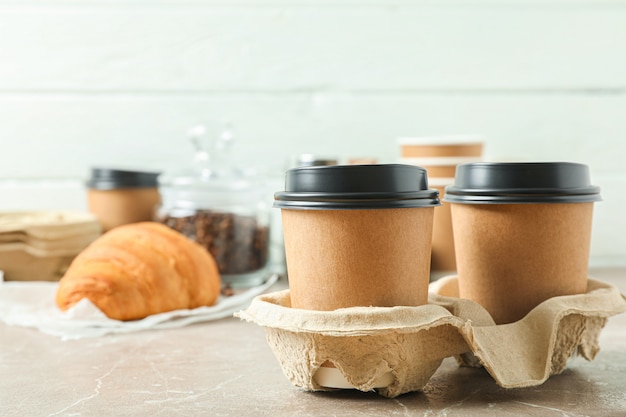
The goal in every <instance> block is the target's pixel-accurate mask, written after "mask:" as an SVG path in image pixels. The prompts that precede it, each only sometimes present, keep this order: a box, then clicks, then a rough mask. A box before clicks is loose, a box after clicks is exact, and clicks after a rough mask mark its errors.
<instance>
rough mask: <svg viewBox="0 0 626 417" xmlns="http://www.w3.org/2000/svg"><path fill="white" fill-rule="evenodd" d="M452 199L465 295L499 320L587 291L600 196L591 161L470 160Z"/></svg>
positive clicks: (450, 191) (448, 196)
mask: <svg viewBox="0 0 626 417" xmlns="http://www.w3.org/2000/svg"><path fill="white" fill-rule="evenodd" d="M444 200H445V201H447V202H449V203H451V214H452V226H453V232H454V241H455V249H456V261H457V271H458V282H459V296H460V297H461V298H467V299H470V300H473V301H475V302H477V303H479V304H481V305H482V306H483V307H485V309H486V310H487V311H488V312H489V313H490V314H491V316H492V317H493V319H494V320H495V322H496V323H497V324H504V323H511V322H514V321H517V320H519V319H521V318H523V317H524V316H525V315H526V314H527V313H528V312H529V311H530V310H532V309H533V308H534V307H535V306H537V305H538V304H540V303H541V302H543V301H545V300H547V299H549V298H552V297H555V296H561V295H572V294H580V293H585V292H586V290H587V278H588V277H587V272H588V262H589V247H590V241H591V222H592V212H593V203H594V202H596V201H600V189H599V188H598V187H596V186H593V185H591V183H590V176H589V169H588V167H587V166H586V165H582V164H576V163H567V162H546V163H533V162H528V163H486V162H485V163H470V164H463V165H460V166H458V167H457V171H456V178H455V182H454V184H453V185H451V186H448V187H446V190H445V198H444Z"/></svg>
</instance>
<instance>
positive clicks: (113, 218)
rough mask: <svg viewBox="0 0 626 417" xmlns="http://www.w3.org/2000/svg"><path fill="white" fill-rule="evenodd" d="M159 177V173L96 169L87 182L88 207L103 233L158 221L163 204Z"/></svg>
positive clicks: (92, 171)
mask: <svg viewBox="0 0 626 417" xmlns="http://www.w3.org/2000/svg"><path fill="white" fill-rule="evenodd" d="M159 175H160V173H158V172H148V171H134V170H126V169H116V168H101V167H98V168H92V169H91V177H90V178H89V180H88V181H87V205H88V208H89V212H91V213H92V214H94V215H95V216H96V217H97V218H98V221H99V222H100V224H101V225H102V229H103V231H105V232H106V231H108V230H111V229H113V228H115V227H117V226H122V225H124V224H129V223H137V222H142V221H151V220H154V215H155V211H156V209H157V207H158V206H159V204H160V202H161V197H160V194H159V190H158V176H159Z"/></svg>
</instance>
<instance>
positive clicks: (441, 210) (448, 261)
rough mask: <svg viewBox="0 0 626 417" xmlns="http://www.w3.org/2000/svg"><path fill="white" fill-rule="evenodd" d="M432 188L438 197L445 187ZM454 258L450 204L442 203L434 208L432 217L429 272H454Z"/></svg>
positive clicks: (441, 194) (435, 186)
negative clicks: (436, 191) (437, 192)
mask: <svg viewBox="0 0 626 417" xmlns="http://www.w3.org/2000/svg"><path fill="white" fill-rule="evenodd" d="M432 188H436V189H437V190H439V195H440V196H443V193H444V190H445V186H438V185H433V186H432ZM455 256H456V255H455V251H454V235H453V232H452V215H451V213H450V203H446V202H444V201H442V202H441V206H439V207H435V215H434V217H433V243H432V260H431V270H433V271H456V257H455Z"/></svg>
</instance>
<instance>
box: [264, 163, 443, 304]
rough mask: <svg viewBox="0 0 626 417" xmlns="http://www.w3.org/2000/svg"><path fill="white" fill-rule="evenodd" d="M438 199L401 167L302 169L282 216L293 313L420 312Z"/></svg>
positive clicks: (289, 183)
mask: <svg viewBox="0 0 626 417" xmlns="http://www.w3.org/2000/svg"><path fill="white" fill-rule="evenodd" d="M439 204H440V203H439V198H438V192H437V191H436V190H430V189H428V184H427V176H426V171H425V170H424V169H423V168H420V167H417V166H410V165H401V164H381V165H376V164H374V165H335V166H320V167H298V168H293V169H291V170H289V171H287V173H286V179H285V191H283V192H278V193H276V194H275V202H274V206H275V207H278V208H280V209H281V213H282V220H283V233H284V241H285V255H286V260H287V271H288V275H289V289H290V296H291V306H292V307H293V308H299V309H308V310H325V311H328V310H335V309H338V308H345V307H354V306H365V307H368V306H378V307H391V306H400V305H402V306H418V305H422V304H426V303H427V301H428V282H429V273H430V248H431V234H432V224H433V211H434V207H435V206H437V205H439Z"/></svg>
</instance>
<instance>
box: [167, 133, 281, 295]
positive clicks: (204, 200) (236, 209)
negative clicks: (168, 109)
mask: <svg viewBox="0 0 626 417" xmlns="http://www.w3.org/2000/svg"><path fill="white" fill-rule="evenodd" d="M222 145H223V144H222ZM224 148H225V147H224V146H222V147H221V148H220V147H218V151H217V152H214V153H215V157H214V158H213V162H212V163H211V164H208V163H207V161H209V158H205V157H203V156H202V152H204V151H202V150H201V149H199V150H198V152H197V153H196V158H195V159H196V162H198V161H201V162H200V164H198V163H197V164H196V168H199V169H195V170H192V171H191V172H190V173H188V174H184V175H178V176H175V177H171V178H170V179H165V180H164V181H163V182H162V184H161V186H160V189H161V198H162V200H163V203H162V206H161V207H160V209H159V211H158V213H157V221H159V222H161V223H163V224H165V225H167V226H169V227H171V228H172V229H174V230H177V231H179V232H181V233H182V234H184V235H185V236H187V237H188V238H190V239H192V240H194V241H195V242H197V243H199V244H200V245H202V246H203V247H205V248H206V249H207V250H208V251H209V253H211V255H213V257H214V259H215V261H216V263H217V266H218V269H219V271H220V274H221V276H222V281H223V282H224V283H225V284H229V285H230V286H232V287H248V286H255V285H259V284H261V283H263V282H264V281H265V280H266V278H267V274H268V270H269V268H268V265H269V262H268V261H269V253H270V251H269V249H270V205H269V204H268V198H267V196H266V195H265V194H266V193H265V192H264V191H265V190H266V187H265V186H264V184H263V181H261V179H260V178H258V177H256V176H253V175H250V174H247V175H246V174H243V173H242V172H240V171H238V170H236V169H235V168H234V167H233V166H232V165H230V163H231V161H227V160H225V157H226V156H227V153H226V152H224ZM219 149H221V150H219ZM218 155H219V156H218Z"/></svg>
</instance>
